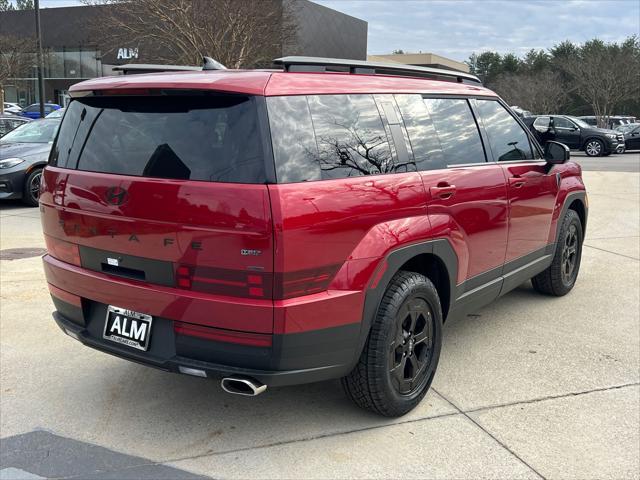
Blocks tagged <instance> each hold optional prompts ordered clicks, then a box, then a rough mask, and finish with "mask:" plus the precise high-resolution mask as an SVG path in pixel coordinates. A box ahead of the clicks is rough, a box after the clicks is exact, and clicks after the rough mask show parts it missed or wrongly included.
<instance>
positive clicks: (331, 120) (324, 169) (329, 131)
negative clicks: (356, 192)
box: [307, 95, 406, 180]
mask: <svg viewBox="0 0 640 480" xmlns="http://www.w3.org/2000/svg"><path fill="white" fill-rule="evenodd" d="M307 99H308V101H309V110H310V111H311V119H312V120H313V127H314V131H315V134H316V143H317V145H318V163H319V165H320V171H321V173H322V179H323V180H324V179H332V178H347V177H359V176H362V175H379V174H384V173H396V172H399V171H406V164H403V165H399V164H398V161H397V159H396V158H394V156H393V155H392V153H391V147H390V146H389V139H388V138H387V134H386V132H385V129H384V126H383V124H382V119H381V118H380V113H379V112H378V107H377V106H376V103H375V101H374V99H373V96H372V95H312V96H309V97H307Z"/></svg>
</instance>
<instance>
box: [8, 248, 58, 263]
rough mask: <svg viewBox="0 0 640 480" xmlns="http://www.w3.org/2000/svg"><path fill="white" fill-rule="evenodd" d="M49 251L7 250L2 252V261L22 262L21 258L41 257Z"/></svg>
mask: <svg viewBox="0 0 640 480" xmlns="http://www.w3.org/2000/svg"><path fill="white" fill-rule="evenodd" d="M45 253H47V251H46V250H45V249H44V248H7V249H6V250H0V260H20V259H21V258H31V257H39V256H41V255H44V254H45Z"/></svg>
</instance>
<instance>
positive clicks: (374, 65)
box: [273, 57, 482, 84]
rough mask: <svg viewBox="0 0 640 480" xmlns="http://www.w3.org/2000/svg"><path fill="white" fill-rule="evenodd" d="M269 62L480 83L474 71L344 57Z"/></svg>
mask: <svg viewBox="0 0 640 480" xmlns="http://www.w3.org/2000/svg"><path fill="white" fill-rule="evenodd" d="M273 63H275V64H276V65H282V66H283V67H284V70H285V71H286V72H332V71H333V72H345V71H348V72H349V73H353V74H365V75H371V74H380V75H401V76H405V77H420V78H430V79H433V80H446V81H449V82H458V83H472V84H482V82H481V81H480V79H479V78H478V77H476V76H475V75H472V74H470V73H466V72H459V71H457V70H445V69H442V68H431V67H417V66H414V65H404V64H402V63H386V62H365V61H362V60H348V59H344V58H322V57H282V58H276V59H275V60H274V61H273Z"/></svg>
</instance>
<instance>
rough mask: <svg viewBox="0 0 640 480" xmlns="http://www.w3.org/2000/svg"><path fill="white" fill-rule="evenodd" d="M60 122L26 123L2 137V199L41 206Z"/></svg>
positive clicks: (0, 166)
mask: <svg viewBox="0 0 640 480" xmlns="http://www.w3.org/2000/svg"><path fill="white" fill-rule="evenodd" d="M59 125H60V120H57V119H53V120H38V121H35V122H29V123H26V124H24V125H22V126H20V127H18V128H16V129H15V130H13V131H11V132H9V133H7V134H6V135H5V136H4V137H2V138H0V199H2V200H4V199H17V198H20V199H22V201H23V202H24V203H26V204H27V205H29V206H32V207H36V206H38V196H39V192H40V178H41V177H42V169H43V167H44V166H45V165H46V163H47V160H48V159H49V152H50V151H51V145H52V143H53V138H54V137H55V135H56V132H57V131H58V126H59Z"/></svg>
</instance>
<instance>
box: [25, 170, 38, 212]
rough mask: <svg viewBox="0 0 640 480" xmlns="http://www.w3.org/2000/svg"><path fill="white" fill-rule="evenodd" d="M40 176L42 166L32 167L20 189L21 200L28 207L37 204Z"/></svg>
mask: <svg viewBox="0 0 640 480" xmlns="http://www.w3.org/2000/svg"><path fill="white" fill-rule="evenodd" d="M41 178H42V168H34V169H33V170H32V171H31V172H30V173H29V175H27V178H26V179H25V181H24V190H23V191H22V202H23V203H25V204H26V205H29V206H30V207H37V206H38V198H39V197H40V180H41Z"/></svg>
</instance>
